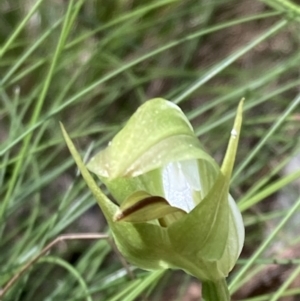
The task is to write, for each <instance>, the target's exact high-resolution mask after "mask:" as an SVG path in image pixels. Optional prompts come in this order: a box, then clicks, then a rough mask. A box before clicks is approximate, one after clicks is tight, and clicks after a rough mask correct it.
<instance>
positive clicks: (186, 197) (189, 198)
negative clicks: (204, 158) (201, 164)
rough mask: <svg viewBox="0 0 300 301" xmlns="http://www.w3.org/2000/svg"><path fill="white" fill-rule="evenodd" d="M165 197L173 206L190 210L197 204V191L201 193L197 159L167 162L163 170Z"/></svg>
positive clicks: (186, 210)
mask: <svg viewBox="0 0 300 301" xmlns="http://www.w3.org/2000/svg"><path fill="white" fill-rule="evenodd" d="M162 178H163V188H164V193H165V198H166V199H167V201H168V202H169V204H170V205H171V206H173V207H177V208H180V209H182V210H184V211H185V212H190V211H191V210H192V209H193V208H194V207H195V206H196V202H195V200H194V198H195V193H198V194H200V191H201V184H200V177H199V172H198V164H197V160H186V161H180V162H172V163H169V164H167V165H166V166H165V167H164V168H163V171H162Z"/></svg>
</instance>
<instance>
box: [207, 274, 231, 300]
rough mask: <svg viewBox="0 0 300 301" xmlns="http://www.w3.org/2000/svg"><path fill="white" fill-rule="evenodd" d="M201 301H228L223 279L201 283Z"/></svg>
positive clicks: (225, 284)
mask: <svg viewBox="0 0 300 301" xmlns="http://www.w3.org/2000/svg"><path fill="white" fill-rule="evenodd" d="M202 301H230V295H229V290H228V287H227V283H226V280H225V278H223V279H220V280H216V281H202Z"/></svg>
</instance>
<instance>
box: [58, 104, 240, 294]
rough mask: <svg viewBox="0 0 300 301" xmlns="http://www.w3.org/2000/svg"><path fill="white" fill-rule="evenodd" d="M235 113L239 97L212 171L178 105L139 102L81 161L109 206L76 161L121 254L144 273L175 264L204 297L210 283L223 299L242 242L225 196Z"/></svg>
mask: <svg viewBox="0 0 300 301" xmlns="http://www.w3.org/2000/svg"><path fill="white" fill-rule="evenodd" d="M241 116H242V102H241V103H240V105H239V108H238V112H237V117H236V119H235V123H234V127H233V130H232V132H231V138H230V141H229V146H228V149H227V152H226V155H225V158H224V161H223V164H222V167H221V168H220V167H219V166H218V165H217V164H216V162H215V161H214V160H213V159H212V157H210V156H209V155H208V154H207V153H206V152H205V151H204V149H203V147H202V146H201V144H200V142H199V140H198V138H197V137H196V135H195V134H194V131H193V128H192V126H191V124H190V123H189V121H188V119H187V118H186V116H185V115H184V114H183V112H182V111H181V110H180V108H179V107H178V106H176V105H175V104H173V103H172V102H169V101H166V100H164V99H161V98H157V99H152V100H149V101H147V102H145V104H143V105H142V106H141V107H140V108H138V110H137V111H136V112H135V113H134V114H133V116H132V117H131V118H130V119H129V121H128V122H127V124H126V125H125V126H124V127H123V129H122V130H121V131H120V132H119V133H118V134H117V135H116V136H115V137H114V138H113V139H112V141H111V142H109V144H108V146H107V148H105V149H104V150H102V151H101V152H99V153H98V154H96V155H95V157H93V158H92V159H91V160H90V162H89V163H88V164H87V168H88V169H89V170H90V171H91V172H93V173H95V174H96V175H97V176H98V177H99V178H100V180H101V181H102V182H103V183H104V184H105V185H106V187H107V188H108V190H109V192H110V193H111V195H112V196H113V198H114V199H115V200H116V202H117V205H116V204H115V203H113V202H112V201H110V200H109V199H108V198H107V197H105V196H104V195H103V194H102V192H101V191H100V190H99V188H98V187H96V184H95V183H94V182H92V181H93V180H92V178H91V177H90V175H89V173H88V171H87V170H86V168H85V167H84V166H83V164H82V162H81V161H80V162H79V161H78V160H79V159H78V158H77V164H78V165H79V168H80V169H81V172H82V174H83V176H84V177H85V179H86V181H87V183H88V185H89V187H90V188H91V190H92V191H93V192H94V195H95V196H96V198H97V200H98V202H99V205H100V207H101V209H102V210H103V212H104V215H105V216H106V219H107V221H108V223H109V226H110V227H111V230H112V233H113V236H114V239H115V242H116V244H117V247H118V248H119V250H120V252H121V253H122V254H123V256H124V257H125V258H126V259H127V260H128V261H129V262H131V263H132V264H134V265H136V266H138V267H140V268H143V269H147V270H154V269H166V268H174V269H182V270H184V271H186V272H187V273H189V274H191V275H193V276H195V277H197V278H198V279H200V280H201V281H202V282H203V290H204V295H207V296H209V295H210V294H211V293H210V292H209V291H210V290H211V286H212V284H213V286H214V288H213V290H214V289H215V290H217V291H221V292H217V293H216V296H215V297H212V298H215V300H229V299H228V296H229V295H228V291H227V287H226V283H225V280H224V279H225V278H226V277H227V275H228V273H229V272H230V271H231V269H232V268H233V266H234V265H235V263H236V260H237V258H238V257H239V255H240V252H241V249H242V246H243V242H244V226H243V221H242V217H241V214H240V212H239V210H238V208H237V205H236V203H235V202H234V200H233V198H232V197H231V196H230V194H229V182H230V178H231V172H232V168H233V163H234V159H235V154H236V149H237V144H238V138H239V133H240V128H241V122H242V117H241ZM63 131H64V130H63ZM64 135H65V138H66V140H67V143H68V145H69V148H70V149H71V152H72V151H73V156H74V157H76V154H75V155H74V149H73V150H72V147H73V146H72V144H71V141H70V140H69V138H68V137H67V136H66V133H65V132H64ZM75 151H76V150H75ZM77 155H78V154H77ZM75 160H76V158H75ZM205 284H208V285H207V286H205ZM216 287H217V288H216ZM206 291H207V292H206ZM224 291H225V292H224ZM224 296H225V297H224ZM209 298H210V297H208V299H209ZM208 299H205V300H208Z"/></svg>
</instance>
